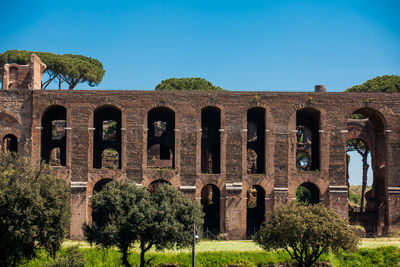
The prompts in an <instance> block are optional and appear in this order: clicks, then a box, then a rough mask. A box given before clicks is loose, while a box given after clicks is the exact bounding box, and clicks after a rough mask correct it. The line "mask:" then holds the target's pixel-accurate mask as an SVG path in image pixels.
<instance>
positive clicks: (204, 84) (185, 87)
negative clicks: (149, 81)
mask: <svg viewBox="0 0 400 267" xmlns="http://www.w3.org/2000/svg"><path fill="white" fill-rule="evenodd" d="M155 90H159V91H225V90H224V89H222V88H221V87H219V86H215V85H213V84H212V83H211V82H209V81H207V80H205V79H203V78H169V79H167V80H163V81H161V83H159V84H157V86H156V88H155Z"/></svg>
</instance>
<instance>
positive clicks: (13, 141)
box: [3, 134, 18, 153]
mask: <svg viewBox="0 0 400 267" xmlns="http://www.w3.org/2000/svg"><path fill="white" fill-rule="evenodd" d="M3 152H5V153H9V152H11V153H12V152H14V153H17V152H18V140H17V137H16V136H15V135H13V134H7V135H6V136H4V138H3Z"/></svg>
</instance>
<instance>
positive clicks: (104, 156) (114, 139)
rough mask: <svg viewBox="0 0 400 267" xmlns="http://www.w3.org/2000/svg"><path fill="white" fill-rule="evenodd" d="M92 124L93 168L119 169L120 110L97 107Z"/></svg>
mask: <svg viewBox="0 0 400 267" xmlns="http://www.w3.org/2000/svg"><path fill="white" fill-rule="evenodd" d="M93 125H94V128H95V130H94V133H93V168H95V169H101V168H112V169H120V168H121V111H119V110H118V109H116V108H115V107H102V108H99V109H97V110H96V111H95V112H94V122H93ZM103 164H106V165H105V166H104V165H103Z"/></svg>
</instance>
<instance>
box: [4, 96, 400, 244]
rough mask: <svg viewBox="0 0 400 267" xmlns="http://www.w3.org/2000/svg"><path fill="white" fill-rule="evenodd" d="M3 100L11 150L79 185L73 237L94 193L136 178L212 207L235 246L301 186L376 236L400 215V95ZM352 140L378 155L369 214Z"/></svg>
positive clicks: (216, 226)
mask: <svg viewBox="0 0 400 267" xmlns="http://www.w3.org/2000/svg"><path fill="white" fill-rule="evenodd" d="M0 101H1V105H0V138H1V140H2V142H1V145H2V149H6V150H13V151H16V152H17V153H18V154H20V155H22V156H27V157H30V158H31V160H32V163H33V164H39V163H40V161H41V160H45V161H48V162H50V163H51V164H52V165H53V166H54V169H55V170H56V173H57V175H59V176H60V177H63V178H64V179H65V180H67V181H68V183H70V186H71V205H72V219H71V228H70V236H71V238H73V239H80V238H83V235H82V229H81V226H82V224H83V223H85V222H88V221H90V198H91V196H92V194H93V192H95V191H100V190H102V188H103V187H104V186H105V185H106V184H107V182H109V181H112V180H124V179H129V180H131V181H133V182H135V183H137V184H138V185H141V186H149V187H154V186H157V184H159V183H165V182H167V183H170V184H171V185H173V186H174V187H175V188H176V189H178V190H181V191H182V192H184V193H185V194H186V195H187V196H188V197H191V198H193V199H195V200H196V201H199V202H200V203H201V204H202V205H203V211H204V212H205V213H206V217H205V225H204V230H205V231H206V232H208V233H210V234H212V235H218V234H221V233H226V234H227V236H228V238H230V239H241V238H246V236H249V235H251V234H252V233H254V232H255V231H257V230H258V228H259V227H260V224H261V223H262V222H263V221H265V220H268V216H265V213H267V212H268V211H271V210H272V209H273V208H274V207H275V206H276V205H279V204H280V203H285V202H287V201H293V200H294V199H295V198H296V190H297V189H298V187H299V186H300V185H303V186H305V187H307V188H308V189H309V191H310V192H311V195H312V199H313V202H315V203H318V202H320V203H323V204H325V205H327V206H329V207H330V208H331V209H333V210H334V211H336V212H337V213H339V214H340V215H341V216H343V217H344V218H348V216H351V217H352V219H353V220H357V221H359V222H360V223H362V224H363V225H365V227H366V228H367V231H369V232H374V233H376V234H378V235H381V234H385V233H388V232H389V231H390V229H391V227H392V225H395V224H397V223H398V222H399V219H400V164H399V163H398V160H399V158H400V94H383V93H382V94H381V93H373V94H372V93H326V92H323V91H322V92H315V93H312V92H309V93H287V92H285V93H284V92H281V93H280V92H172V91H169V92H160V91H114V90H112V91H111V90H110V91H106V90H104V91H94V90H90V91H86V90H85V91H59V90H57V91H52V90H46V91H45V90H28V89H14V90H1V91H0ZM353 113H356V114H362V115H364V116H365V117H366V118H368V123H366V122H365V119H364V121H357V120H356V121H354V120H349V117H350V115H351V114H353ZM350 138H359V139H361V140H363V141H364V142H365V143H366V144H367V145H368V146H369V148H370V150H371V155H372V164H371V165H372V166H371V168H372V169H373V173H374V177H373V187H372V190H371V191H369V192H367V196H366V197H367V208H366V212H365V213H363V214H351V213H349V211H348V183H347V178H346V168H347V164H346V141H347V140H348V139H350ZM301 154H302V155H301ZM300 159H301V162H300Z"/></svg>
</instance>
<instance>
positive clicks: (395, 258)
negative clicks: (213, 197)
mask: <svg viewBox="0 0 400 267" xmlns="http://www.w3.org/2000/svg"><path fill="white" fill-rule="evenodd" d="M66 250H67V249H65V248H63V249H61V252H60V255H67V252H66ZM81 251H82V253H83V254H84V255H85V261H86V266H98V267H103V266H104V267H106V266H107V267H110V266H120V263H121V260H120V258H121V253H120V252H118V251H117V250H115V249H109V250H102V249H98V248H90V249H81ZM149 256H151V257H152V258H153V260H152V261H151V263H150V264H149V265H148V266H149V267H150V266H151V267H152V266H159V265H162V264H178V265H179V266H181V267H185V266H187V267H189V266H191V263H192V261H191V253H188V252H185V253H155V252H149ZM61 257H64V258H66V257H67V256H61ZM128 259H129V262H130V263H131V264H132V265H134V266H138V265H139V261H140V255H139V254H138V253H132V254H130V255H129V258H128ZM320 261H324V262H331V263H332V264H333V266H344V267H350V266H351V267H353V266H354V267H364V266H365V267H375V266H399V264H400V248H396V247H393V246H390V247H380V248H376V249H370V248H362V249H360V250H359V251H356V252H343V253H339V254H323V255H322V256H321V258H320ZM55 262H57V259H56V260H55V261H53V260H52V259H51V257H49V255H46V253H45V252H42V253H41V254H40V255H38V257H37V258H36V259H34V260H31V261H30V262H29V263H27V264H25V265H22V266H25V267H36V266H46V265H48V266H55V265H51V264H54V263H55ZM292 262H293V260H292V259H291V258H290V256H289V254H288V253H287V252H286V251H284V250H280V251H271V252H259V251H254V252H234V251H229V252H228V251H227V252H201V253H197V254H196V266H199V267H203V266H204V267H206V266H207V267H208V266H213V267H214V266H215V267H225V266H227V265H229V264H236V265H242V266H252V267H255V266H265V265H272V264H277V263H292ZM58 266H60V267H61V266H69V265H58Z"/></svg>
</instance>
